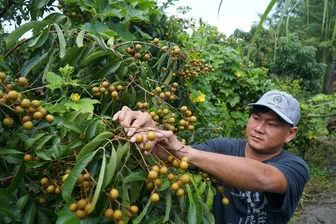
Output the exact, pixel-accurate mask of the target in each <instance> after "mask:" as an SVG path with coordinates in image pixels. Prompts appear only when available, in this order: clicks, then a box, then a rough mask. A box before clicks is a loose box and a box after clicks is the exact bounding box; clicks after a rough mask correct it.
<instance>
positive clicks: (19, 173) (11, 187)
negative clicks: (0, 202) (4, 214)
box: [0, 162, 26, 207]
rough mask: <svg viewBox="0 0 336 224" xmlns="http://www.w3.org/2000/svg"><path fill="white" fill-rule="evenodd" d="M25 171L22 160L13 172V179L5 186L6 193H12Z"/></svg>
mask: <svg viewBox="0 0 336 224" xmlns="http://www.w3.org/2000/svg"><path fill="white" fill-rule="evenodd" d="M25 171H26V166H25V165H24V163H23V162H22V163H21V165H20V167H19V169H18V171H17V172H16V174H15V177H14V179H13V180H12V183H11V184H10V185H9V187H8V188H7V193H13V192H14V191H15V190H16V189H17V187H18V185H19V184H20V183H21V180H22V178H23V176H24V174H25ZM0 207H1V206H0Z"/></svg>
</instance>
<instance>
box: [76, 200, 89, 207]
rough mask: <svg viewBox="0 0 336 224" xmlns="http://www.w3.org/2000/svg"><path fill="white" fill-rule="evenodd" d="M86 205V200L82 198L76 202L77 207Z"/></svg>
mask: <svg viewBox="0 0 336 224" xmlns="http://www.w3.org/2000/svg"><path fill="white" fill-rule="evenodd" d="M86 205H87V201H86V200H85V199H83V198H82V199H80V200H79V201H78V202H77V206H78V209H84V208H85V206H86Z"/></svg>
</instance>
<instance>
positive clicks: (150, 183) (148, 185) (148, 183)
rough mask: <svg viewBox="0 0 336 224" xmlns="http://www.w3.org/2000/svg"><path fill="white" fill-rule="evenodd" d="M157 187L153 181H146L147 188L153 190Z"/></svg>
mask: <svg viewBox="0 0 336 224" xmlns="http://www.w3.org/2000/svg"><path fill="white" fill-rule="evenodd" d="M154 187H155V185H154V183H153V182H152V181H150V182H147V183H146V189H147V190H149V191H151V190H153V189H154Z"/></svg>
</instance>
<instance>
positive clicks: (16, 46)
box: [4, 36, 35, 58]
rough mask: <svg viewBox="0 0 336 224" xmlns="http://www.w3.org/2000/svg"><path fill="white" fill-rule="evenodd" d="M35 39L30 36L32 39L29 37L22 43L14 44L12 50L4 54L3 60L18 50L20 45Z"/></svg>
mask: <svg viewBox="0 0 336 224" xmlns="http://www.w3.org/2000/svg"><path fill="white" fill-rule="evenodd" d="M34 38H35V37H34V36H32V37H29V38H27V39H24V40H22V41H20V42H19V43H18V44H16V45H15V46H14V47H13V48H12V49H10V50H9V51H7V52H6V54H5V55H4V58H7V57H8V55H10V54H11V53H13V52H14V51H15V50H16V49H17V48H19V47H20V46H21V45H23V44H24V43H26V42H28V41H30V40H32V39H34Z"/></svg>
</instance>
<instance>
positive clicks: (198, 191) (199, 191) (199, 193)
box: [196, 181, 207, 197]
mask: <svg viewBox="0 0 336 224" xmlns="http://www.w3.org/2000/svg"><path fill="white" fill-rule="evenodd" d="M206 187H207V182H205V181H203V182H202V183H201V186H199V187H198V188H197V190H196V192H197V193H196V197H200V196H201V195H202V194H203V193H204V191H205V189H206Z"/></svg>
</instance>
